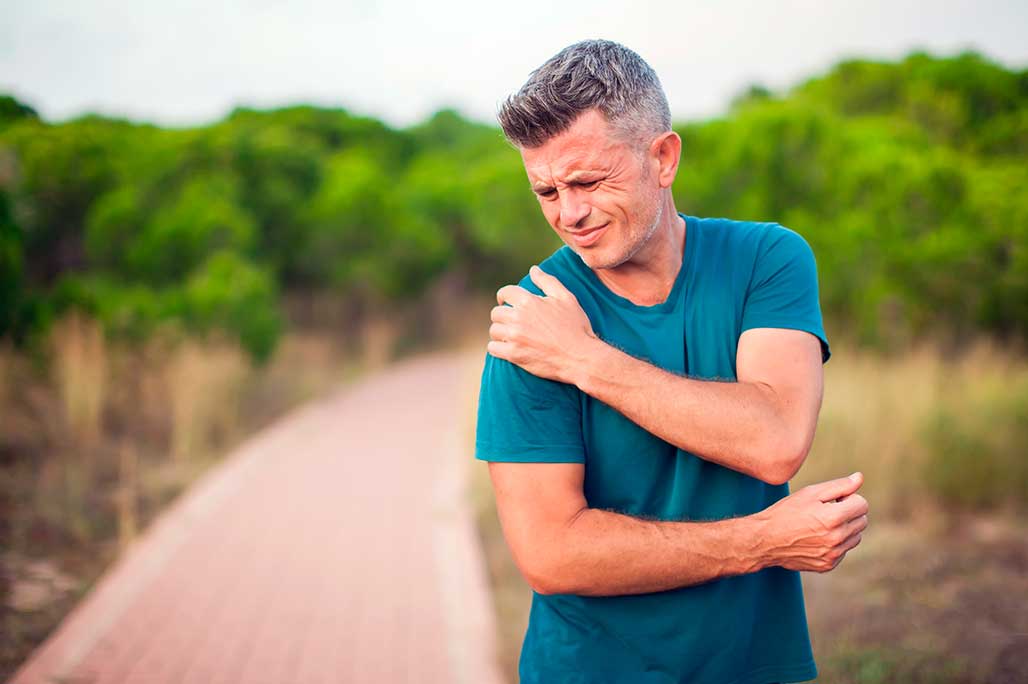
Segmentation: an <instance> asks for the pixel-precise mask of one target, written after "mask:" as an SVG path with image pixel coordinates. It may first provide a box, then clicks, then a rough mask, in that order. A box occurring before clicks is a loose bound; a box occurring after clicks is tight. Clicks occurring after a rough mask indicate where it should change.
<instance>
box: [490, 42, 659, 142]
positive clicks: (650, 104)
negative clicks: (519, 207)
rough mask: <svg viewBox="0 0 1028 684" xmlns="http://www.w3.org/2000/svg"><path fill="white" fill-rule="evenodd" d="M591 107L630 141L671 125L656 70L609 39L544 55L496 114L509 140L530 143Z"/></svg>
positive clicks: (547, 136) (565, 125) (545, 137)
mask: <svg viewBox="0 0 1028 684" xmlns="http://www.w3.org/2000/svg"><path fill="white" fill-rule="evenodd" d="M593 108H596V109H599V111H600V112H601V113H602V114H603V116H604V118H605V119H606V120H607V123H609V124H610V125H611V126H612V127H613V128H614V129H615V130H616V131H617V132H618V133H619V134H620V135H621V136H622V137H623V138H625V139H626V140H628V141H633V142H639V141H641V139H642V138H644V137H645V136H655V135H657V134H659V133H663V132H665V131H670V130H671V110H670V109H669V108H668V104H667V97H666V96H665V95H664V89H663V88H662V87H661V85H660V80H659V79H658V78H657V74H656V72H655V71H654V70H653V68H652V67H650V65H649V64H647V63H646V62H645V60H643V58H642V57H640V56H639V55H637V54H636V53H635V52H633V51H632V50H629V49H628V48H626V47H625V46H624V45H621V44H619V43H615V42H613V41H610V40H583V41H581V42H579V43H575V44H574V45H570V46H568V47H566V48H564V49H563V50H561V51H560V52H558V53H557V54H556V55H554V56H553V57H551V58H550V59H548V60H546V62H545V63H544V64H543V65H542V66H541V67H539V68H538V69H536V70H535V71H533V72H532V73H531V75H530V76H529V77H528V81H527V82H526V83H525V85H523V86H522V87H521V90H519V91H518V92H517V93H515V94H513V95H511V96H510V97H508V98H507V100H506V101H505V102H504V103H503V105H501V107H500V111H499V114H498V116H497V118H498V119H499V121H500V126H501V128H503V134H504V135H505V136H507V139H508V140H509V141H510V142H511V143H513V144H514V145H516V146H518V147H528V148H531V147H539V146H540V145H543V144H544V143H545V142H546V141H547V140H549V139H550V138H552V137H553V136H555V135H558V134H560V133H562V132H563V131H565V130H567V129H568V128H569V127H570V126H571V124H572V123H573V122H574V121H575V119H577V118H578V116H579V115H580V114H582V113H583V112H585V111H587V110H589V109H593Z"/></svg>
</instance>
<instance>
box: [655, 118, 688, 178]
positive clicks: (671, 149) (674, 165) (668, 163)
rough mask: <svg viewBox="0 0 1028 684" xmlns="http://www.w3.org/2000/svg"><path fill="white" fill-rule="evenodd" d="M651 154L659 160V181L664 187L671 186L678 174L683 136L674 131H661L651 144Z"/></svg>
mask: <svg viewBox="0 0 1028 684" xmlns="http://www.w3.org/2000/svg"><path fill="white" fill-rule="evenodd" d="M650 155H651V157H652V158H655V159H656V161H657V165H658V166H657V181H658V182H659V183H660V187H662V188H670V187H671V184H672V183H673V182H674V180H675V175H677V174H678V160H679V159H681V156H682V138H681V137H680V136H679V135H678V134H677V133H675V132H674V131H667V132H666V133H661V134H660V135H658V136H657V137H656V138H654V139H653V142H652V143H651V144H650Z"/></svg>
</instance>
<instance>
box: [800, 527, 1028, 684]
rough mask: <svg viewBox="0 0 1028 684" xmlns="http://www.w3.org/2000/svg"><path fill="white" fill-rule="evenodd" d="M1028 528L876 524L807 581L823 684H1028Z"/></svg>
mask: <svg viewBox="0 0 1028 684" xmlns="http://www.w3.org/2000/svg"><path fill="white" fill-rule="evenodd" d="M1026 530H1028V525H1026V523H1025V521H1024V520H1023V519H1020V520H1019V519H1018V518H1016V517H1012V516H1001V515H977V516H962V517H953V516H942V515H936V516H935V517H932V518H924V517H923V516H922V519H918V520H909V521H906V522H882V523H877V522H873V523H872V528H869V530H868V533H867V535H866V536H865V537H864V541H863V542H862V543H861V545H860V546H859V547H858V548H857V549H856V552H855V553H853V554H852V555H851V556H847V558H846V560H845V561H844V562H843V564H842V565H840V566H839V567H838V568H837V569H836V570H835V571H834V572H831V573H826V574H823V575H818V574H810V573H806V574H804V587H805V594H806V601H807V614H808V618H809V621H810V629H811V638H812V641H813V644H814V653H815V656H816V657H817V661H818V666H819V668H820V670H821V675H822V676H821V678H820V679H821V681H824V682H832V683H833V684H835V683H838V684H848V683H850V682H852V683H854V684H855V683H858V682H859V683H860V684H876V683H878V682H881V683H882V684H885V683H886V682H888V683H892V682H896V683H901V682H910V683H912V684H921V683H929V682H930V683H933V684H935V683H939V684H942V683H944V682H945V683H953V684H957V683H960V684H964V683H967V684H971V683H972V682H973V683H975V684H978V683H981V684H1017V683H1018V682H1028V534H1026Z"/></svg>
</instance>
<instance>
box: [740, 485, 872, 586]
mask: <svg viewBox="0 0 1028 684" xmlns="http://www.w3.org/2000/svg"><path fill="white" fill-rule="evenodd" d="M863 483H864V476H863V475H862V474H861V473H854V474H853V475H850V476H849V477H843V478H839V479H837V480H829V481H828V482H821V483H818V484H813V485H809V486H807V487H804V488H802V489H800V490H798V491H796V492H795V493H793V494H791V495H790V496H787V497H785V498H784V499H781V500H780V501H777V502H776V503H774V504H773V505H771V506H769V507H767V508H766V509H764V510H763V511H761V512H760V513H758V514H757V517H759V518H761V519H762V520H764V522H765V523H766V528H765V535H764V539H765V543H766V544H767V547H768V548H767V549H766V551H767V552H768V558H769V561H770V562H768V563H766V565H780V566H781V567H783V568H786V569H788V570H809V571H813V572H828V571H829V570H833V569H835V567H836V566H837V565H838V564H839V563H841V562H842V559H843V558H845V557H846V554H847V553H848V552H849V551H850V550H852V549H853V548H854V547H855V546H857V544H859V543H860V537H861V533H862V532H863V531H864V530H865V529H866V528H867V511H868V505H867V499H865V498H864V497H862V496H861V495H859V494H857V493H856V491H857V490H858V489H860V485H862V484H863Z"/></svg>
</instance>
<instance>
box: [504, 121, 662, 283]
mask: <svg viewBox="0 0 1028 684" xmlns="http://www.w3.org/2000/svg"><path fill="white" fill-rule="evenodd" d="M521 159H522V160H523V161H524V163H525V170H526V171H527V172H528V180H529V182H530V183H531V184H532V189H533V190H534V191H535V193H536V197H538V198H539V204H540V206H542V210H543V214H544V215H545V216H546V220H547V221H548V222H549V224H550V227H552V228H553V229H554V230H555V231H556V232H557V235H559V236H560V239H561V240H563V241H564V242H565V243H566V244H567V245H568V246H569V247H571V249H573V250H574V251H575V252H576V253H577V254H578V255H579V256H580V257H582V261H584V262H585V263H586V265H587V266H589V267H590V268H592V269H603V268H615V267H617V266H620V265H621V264H623V263H625V262H627V261H629V260H630V259H631V258H632V257H633V256H635V254H636V253H637V252H639V250H640V249H642V247H643V246H644V245H645V244H646V242H647V241H648V240H649V239H650V238H651V237H652V235H653V233H654V231H655V230H656V227H657V224H658V221H659V220H660V218H661V216H660V208H661V201H660V200H661V195H660V190H661V188H660V185H659V183H658V179H657V168H658V164H657V161H656V159H655V158H654V157H653V156H652V155H651V154H649V153H648V152H646V154H644V155H640V153H639V152H638V151H636V149H634V148H633V147H632V145H630V144H629V143H627V142H624V141H623V140H621V139H620V138H619V137H617V136H616V135H615V133H614V131H613V130H612V129H611V128H610V126H609V125H608V124H607V121H606V119H604V117H603V115H602V114H601V113H600V112H599V111H598V110H589V111H587V112H584V113H583V114H581V115H580V116H579V117H578V118H577V119H576V120H575V122H574V123H573V124H572V125H571V127H570V128H568V130H566V131H564V132H563V133H561V134H560V135H557V136H554V137H553V138H550V140H548V141H547V142H546V143H544V144H543V145H542V146H540V147H536V148H531V149H529V148H522V150H521Z"/></svg>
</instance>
